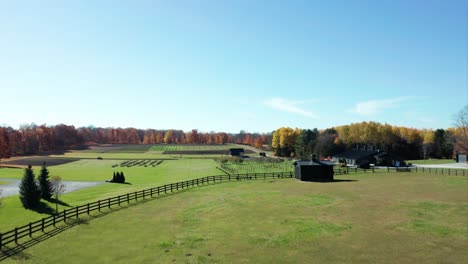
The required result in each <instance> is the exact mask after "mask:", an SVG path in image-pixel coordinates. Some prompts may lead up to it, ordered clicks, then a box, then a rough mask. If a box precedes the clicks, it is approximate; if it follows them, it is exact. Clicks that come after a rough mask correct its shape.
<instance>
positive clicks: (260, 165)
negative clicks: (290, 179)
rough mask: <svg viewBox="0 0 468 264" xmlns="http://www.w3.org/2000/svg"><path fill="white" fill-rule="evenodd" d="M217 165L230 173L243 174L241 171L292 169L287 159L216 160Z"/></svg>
mask: <svg viewBox="0 0 468 264" xmlns="http://www.w3.org/2000/svg"><path fill="white" fill-rule="evenodd" d="M218 166H219V167H220V168H221V169H222V170H224V171H226V172H228V173H231V174H243V173H265V172H283V171H292V170H293V169H294V166H293V165H292V163H291V162H289V161H282V162H270V161H262V160H260V159H259V160H255V161H251V160H248V161H242V162H238V161H227V162H223V161H218Z"/></svg>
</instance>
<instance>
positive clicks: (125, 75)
mask: <svg viewBox="0 0 468 264" xmlns="http://www.w3.org/2000/svg"><path fill="white" fill-rule="evenodd" d="M467 16H468V1H464V0H460V1H451V0H447V1H442V0H440V1H426V0H425V1H413V0H412V1H407V0H404V1H380V0H379V1H309V0H306V1H295V0H292V1H256V0H254V1H251V0H248V1H241V0H235V1H217V0H213V1H204V0H199V1H195V0H194V1H175V0H170V1H169V0H167V1H156V0H153V1H30V2H28V1H1V2H0V92H1V93H0V109H1V110H0V125H10V126H13V127H18V126H19V125H20V124H24V123H32V122H34V123H36V124H43V123H46V124H47V125H55V124H59V123H65V124H69V125H75V126H77V127H79V126H87V125H94V126H100V127H136V128H142V129H145V128H156V129H169V128H176V129H182V130H185V131H187V130H190V129H192V128H196V129H199V130H201V131H226V132H238V131H239V130H241V129H242V130H246V131H248V132H268V131H272V130H274V129H276V128H279V127H281V126H291V127H299V128H314V127H317V128H319V129H322V128H327V127H331V126H337V125H344V124H349V123H351V122H360V121H377V122H381V123H389V124H393V125H402V126H409V127H416V128H434V129H435V128H447V127H450V126H452V124H453V115H454V114H455V113H457V112H458V111H459V110H461V109H462V108H463V106H464V105H467V104H468V66H467V64H468V41H467V38H468V36H467V35H468V18H467Z"/></svg>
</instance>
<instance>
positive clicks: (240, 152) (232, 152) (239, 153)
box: [229, 148, 245, 156]
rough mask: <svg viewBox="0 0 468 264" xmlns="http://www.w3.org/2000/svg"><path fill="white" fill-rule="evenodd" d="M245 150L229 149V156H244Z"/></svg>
mask: <svg viewBox="0 0 468 264" xmlns="http://www.w3.org/2000/svg"><path fill="white" fill-rule="evenodd" d="M244 152H245V151H244V149H243V148H231V149H229V155H231V156H242V155H243V154H244Z"/></svg>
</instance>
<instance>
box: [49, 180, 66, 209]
mask: <svg viewBox="0 0 468 264" xmlns="http://www.w3.org/2000/svg"><path fill="white" fill-rule="evenodd" d="M50 183H51V185H52V195H53V196H54V199H55V213H58V203H59V197H60V195H62V194H63V193H64V192H65V184H63V183H62V178H60V176H53V177H52V179H51V180H50Z"/></svg>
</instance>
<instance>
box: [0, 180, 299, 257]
mask: <svg viewBox="0 0 468 264" xmlns="http://www.w3.org/2000/svg"><path fill="white" fill-rule="evenodd" d="M293 176H294V174H293V173H292V172H271V173H248V174H228V175H216V176H207V177H203V178H196V179H192V180H186V181H182V182H175V183H169V184H165V185H162V186H158V187H154V188H150V189H144V190H141V191H136V192H131V193H126V194H122V195H119V196H115V197H110V198H107V199H103V200H98V201H96V202H93V203H88V204H84V205H79V206H76V207H73V208H69V209H65V210H63V211H61V212H59V213H57V214H55V215H52V216H49V217H45V218H42V219H40V220H38V221H35V222H30V223H29V224H27V225H24V226H20V227H16V228H14V229H12V230H10V231H6V232H4V233H0V249H2V248H3V247H4V246H7V245H9V244H12V243H15V244H19V241H20V240H21V239H23V238H25V237H29V238H32V237H33V234H35V233H37V232H46V230H48V229H50V227H56V225H58V224H60V223H62V222H63V223H67V220H72V219H79V217H80V215H91V213H92V212H94V211H101V209H105V208H108V209H110V208H111V207H112V206H116V205H117V206H121V205H122V204H123V203H127V204H129V203H130V202H131V201H135V202H137V201H138V200H141V199H146V198H148V197H154V196H159V195H162V194H166V193H171V192H175V191H178V190H182V189H186V188H189V187H195V186H199V185H205V184H210V183H217V182H218V183H221V182H226V181H239V180H257V179H267V178H292V177H293Z"/></svg>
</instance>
